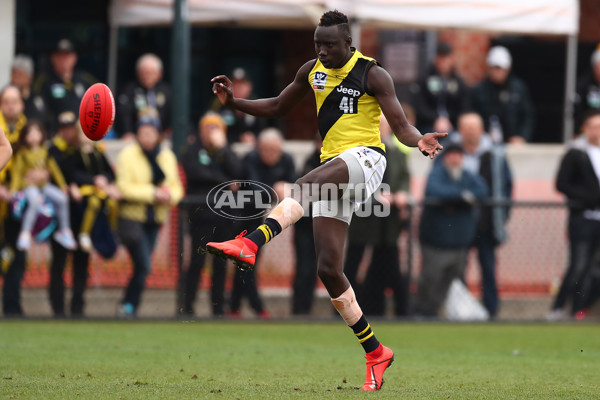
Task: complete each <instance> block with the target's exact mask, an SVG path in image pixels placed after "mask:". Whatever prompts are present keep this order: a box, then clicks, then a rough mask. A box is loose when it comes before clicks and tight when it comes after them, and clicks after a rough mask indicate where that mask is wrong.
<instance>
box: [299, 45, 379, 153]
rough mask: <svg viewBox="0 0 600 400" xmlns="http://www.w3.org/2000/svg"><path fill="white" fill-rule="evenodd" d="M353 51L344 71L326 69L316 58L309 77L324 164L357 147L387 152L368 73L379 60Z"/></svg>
mask: <svg viewBox="0 0 600 400" xmlns="http://www.w3.org/2000/svg"><path fill="white" fill-rule="evenodd" d="M353 51H354V54H353V55H352V57H351V58H350V60H348V62H347V63H346V65H344V66H343V67H342V68H337V69H329V68H325V67H324V66H323V64H322V63H321V62H320V61H319V60H318V59H317V61H316V62H315V65H314V66H313V68H312V69H311V71H310V73H309V75H308V82H309V83H310V86H311V87H312V89H313V92H314V93H315V100H316V103H317V117H318V122H319V132H320V134H321V137H322V138H323V148H322V149H321V161H325V160H328V159H330V158H332V157H335V156H337V155H339V154H341V153H343V152H344V151H346V150H348V149H351V148H352V147H357V146H367V147H373V148H379V149H381V151H385V146H384V145H383V143H381V137H380V134H379V119H380V118H381V108H380V107H379V103H378V102H377V100H376V99H375V97H373V96H372V95H371V94H369V93H368V91H367V73H368V72H369V68H371V67H372V66H373V65H374V64H376V61H375V60H374V59H372V58H369V57H365V56H363V55H362V54H361V53H360V52H359V51H358V50H356V49H353Z"/></svg>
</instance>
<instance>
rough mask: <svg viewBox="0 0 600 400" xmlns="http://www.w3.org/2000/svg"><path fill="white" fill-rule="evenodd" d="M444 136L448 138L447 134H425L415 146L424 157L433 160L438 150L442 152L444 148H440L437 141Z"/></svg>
mask: <svg viewBox="0 0 600 400" xmlns="http://www.w3.org/2000/svg"><path fill="white" fill-rule="evenodd" d="M446 136H448V133H447V132H443V133H438V132H435V133H426V134H424V135H423V137H422V138H421V139H420V140H419V143H417V146H419V150H421V153H423V155H424V156H427V157H429V158H433V157H435V156H437V155H438V154H439V152H440V150H442V149H443V148H444V146H442V145H441V144H440V142H439V139H441V138H443V137H446Z"/></svg>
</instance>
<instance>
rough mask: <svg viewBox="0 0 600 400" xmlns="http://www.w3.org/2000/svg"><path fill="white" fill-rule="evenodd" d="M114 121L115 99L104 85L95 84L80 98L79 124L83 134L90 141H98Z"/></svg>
mask: <svg viewBox="0 0 600 400" xmlns="http://www.w3.org/2000/svg"><path fill="white" fill-rule="evenodd" d="M114 121H115V99H114V97H113V94H112V92H111V91H110V89H109V88H108V86H106V85H105V84H104V83H95V84H93V85H92V86H90V88H89V89H88V90H86V92H85V93H84V94H83V97H82V98H81V104H80V105H79V122H80V123H81V129H83V133H85V135H86V136H87V137H88V138H90V139H92V140H100V139H102V138H103V137H104V136H106V134H107V133H108V131H109V130H110V128H111V127H112V125H113V122H114Z"/></svg>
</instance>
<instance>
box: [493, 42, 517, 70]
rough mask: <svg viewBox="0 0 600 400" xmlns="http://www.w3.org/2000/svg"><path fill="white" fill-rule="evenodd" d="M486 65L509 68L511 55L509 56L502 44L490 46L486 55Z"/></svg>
mask: <svg viewBox="0 0 600 400" xmlns="http://www.w3.org/2000/svg"><path fill="white" fill-rule="evenodd" d="M487 65H488V66H490V67H500V68H504V69H509V68H510V66H511V65H512V57H511V56H510V53H509V51H508V49H507V48H506V47H504V46H494V47H492V48H491V49H490V52H489V53H488V56H487Z"/></svg>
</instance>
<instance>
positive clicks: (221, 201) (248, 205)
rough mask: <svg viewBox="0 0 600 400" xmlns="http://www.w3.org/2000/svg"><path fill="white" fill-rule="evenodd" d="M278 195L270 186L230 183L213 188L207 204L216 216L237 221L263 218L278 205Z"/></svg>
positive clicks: (251, 182)
mask: <svg viewBox="0 0 600 400" xmlns="http://www.w3.org/2000/svg"><path fill="white" fill-rule="evenodd" d="M278 202H279V199H278V197H277V194H276V193H275V191H274V190H273V188H271V187H270V186H269V185H265V184H264V183H261V182H257V181H228V182H223V183H221V184H219V185H217V186H215V187H213V188H212V189H211V190H210V192H208V195H207V196H206V204H207V205H208V208H210V209H211V211H212V212H214V213H215V214H217V215H219V216H221V217H224V218H228V219H236V220H247V219H254V218H257V217H262V216H263V215H264V214H265V213H266V212H268V211H269V210H270V209H271V205H272V204H277V203H278Z"/></svg>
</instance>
